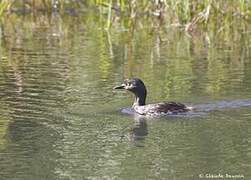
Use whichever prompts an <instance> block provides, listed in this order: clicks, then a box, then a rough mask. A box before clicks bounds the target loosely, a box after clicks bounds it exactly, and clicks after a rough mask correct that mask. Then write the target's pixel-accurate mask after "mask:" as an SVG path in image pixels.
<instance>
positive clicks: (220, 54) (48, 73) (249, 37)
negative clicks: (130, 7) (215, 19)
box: [0, 15, 251, 180]
mask: <svg viewBox="0 0 251 180" xmlns="http://www.w3.org/2000/svg"><path fill="white" fill-rule="evenodd" d="M92 17H93V16H88V15H86V16H85V18H78V17H64V18H61V17H58V16H55V17H47V16H43V15H41V17H37V18H34V17H26V16H16V17H15V18H14V20H13V19H12V21H11V20H10V21H8V22H4V24H2V25H1V41H0V42H1V46H0V56H1V63H0V179H1V180H2V179H3V180H8V179H15V180H20V179H22V180H34V179H36V180H39V179H48V180H54V179H109V180H110V179H125V180H130V179H133V180H134V179H137V180H138V179H139V180H141V179H142V180H143V179H170V180H172V179H173V180H175V179H177V180H188V179H191V180H195V179H203V178H200V177H199V176H204V177H205V176H210V175H219V174H220V175H223V176H226V174H229V175H241V176H243V177H244V178H241V179H250V178H251V173H250V154H251V146H250V141H251V136H250V135H251V132H250V120H251V106H250V102H251V46H250V44H251V33H250V32H251V31H250V30H249V31H247V32H245V33H235V32H232V34H230V35H229V34H227V35H221V36H220V35H219V36H217V34H214V33H211V34H210V33H209V34H203V35H201V36H192V35H189V34H186V33H184V32H183V31H180V30H178V29H176V28H174V29H168V30H167V31H166V32H165V33H163V32H162V33H161V32H159V31H157V32H155V31H154V32H153V31H152V30H151V29H148V28H136V29H133V30H132V29H126V28H122V27H121V25H119V24H115V25H114V26H113V27H112V28H111V29H110V30H109V31H106V30H104V28H103V22H101V21H100V20H99V18H98V17H96V18H92ZM249 27H250V25H249ZM240 28H241V27H240ZM249 29H250V28H249ZM240 32H241V31H240ZM208 38H209V39H210V40H208ZM129 77H140V78H141V79H143V80H144V82H145V84H146V86H147V88H148V97H147V102H158V101H164V100H170V101H174V100H175V101H179V102H184V103H187V104H190V105H195V106H201V108H200V112H202V113H198V114H197V115H196V116H193V115H187V116H172V117H170V116H169V117H163V118H158V119H157V118H152V119H144V118H139V117H134V116H132V115H128V114H125V113H121V108H127V107H130V106H131V104H132V101H133V96H132V95H131V94H130V93H126V92H117V91H114V90H112V87H113V86H115V85H118V84H120V83H121V82H122V81H123V79H125V78H129ZM205 179H208V178H205Z"/></svg>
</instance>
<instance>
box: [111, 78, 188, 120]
mask: <svg viewBox="0 0 251 180" xmlns="http://www.w3.org/2000/svg"><path fill="white" fill-rule="evenodd" d="M113 89H124V90H128V91H130V92H132V93H133V94H134V95H135V99H134V103H133V105H132V109H133V110H134V111H135V112H136V113H138V114H140V115H145V116H160V115H172V114H178V113H184V112H188V111H191V110H192V107H188V106H186V105H184V104H181V103H178V102H160V103H155V104H147V105H146V104H145V102H146V95H147V90H146V86H145V84H144V83H143V81H142V80H141V79H139V78H132V79H126V80H124V82H123V83H122V84H121V85H119V86H115V87H114V88H113Z"/></svg>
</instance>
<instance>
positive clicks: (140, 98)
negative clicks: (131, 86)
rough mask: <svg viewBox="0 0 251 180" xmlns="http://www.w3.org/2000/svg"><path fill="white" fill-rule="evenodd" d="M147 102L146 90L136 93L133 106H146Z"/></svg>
mask: <svg viewBox="0 0 251 180" xmlns="http://www.w3.org/2000/svg"><path fill="white" fill-rule="evenodd" d="M145 104H146V91H143V92H141V93H135V99H134V103H133V106H132V107H135V106H144V105H145Z"/></svg>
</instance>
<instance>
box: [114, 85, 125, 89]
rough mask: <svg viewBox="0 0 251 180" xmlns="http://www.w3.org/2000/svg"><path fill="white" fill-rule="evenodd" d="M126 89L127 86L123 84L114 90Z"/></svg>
mask: <svg viewBox="0 0 251 180" xmlns="http://www.w3.org/2000/svg"><path fill="white" fill-rule="evenodd" d="M125 87H126V85H125V84H121V85H120V86H115V87H114V88H113V89H125Z"/></svg>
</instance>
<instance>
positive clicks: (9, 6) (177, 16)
mask: <svg viewBox="0 0 251 180" xmlns="http://www.w3.org/2000/svg"><path fill="white" fill-rule="evenodd" d="M90 8H92V9H93V10H94V11H97V12H98V13H99V14H100V16H102V17H103V18H104V19H105V20H106V25H105V26H106V27H107V28H110V26H112V25H113V24H114V23H115V21H119V22H120V23H123V24H125V23H127V24H129V25H130V24H140V23H141V22H142V21H143V19H150V22H151V24H150V25H152V26H155V27H159V26H160V25H165V26H175V27H182V28H184V29H185V30H186V31H190V32H192V31H194V29H197V28H198V26H199V29H201V28H202V29H204V30H207V29H209V28H217V29H218V30H221V28H224V26H226V25H235V23H234V22H235V21H239V22H243V23H248V22H249V21H250V17H251V0H235V1H234V0H228V1H225V0H154V1H149V0H142V1H136V0H129V1H125V0H89V1H84V0H78V1H76V0H75V1H74V0H69V1H63V0H25V1H17V0H2V1H1V3H0V16H1V18H7V16H6V14H10V13H33V14H36V13H38V12H45V13H52V12H59V13H60V14H61V15H62V14H70V15H81V14H82V13H83V12H84V11H85V10H86V9H90ZM148 23H149V21H148ZM236 28H237V27H236Z"/></svg>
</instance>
